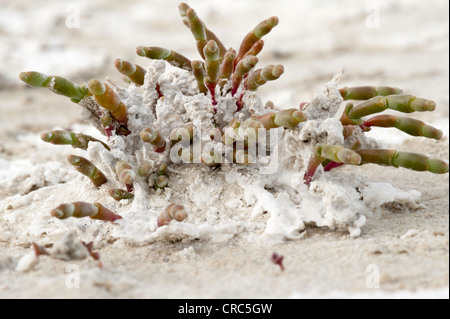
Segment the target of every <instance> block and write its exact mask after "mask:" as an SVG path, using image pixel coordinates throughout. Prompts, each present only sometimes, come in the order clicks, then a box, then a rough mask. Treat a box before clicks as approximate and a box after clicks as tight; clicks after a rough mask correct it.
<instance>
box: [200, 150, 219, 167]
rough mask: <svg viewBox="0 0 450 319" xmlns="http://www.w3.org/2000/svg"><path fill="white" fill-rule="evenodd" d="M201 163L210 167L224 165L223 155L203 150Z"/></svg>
mask: <svg viewBox="0 0 450 319" xmlns="http://www.w3.org/2000/svg"><path fill="white" fill-rule="evenodd" d="M201 161H202V163H203V164H205V165H208V166H215V165H219V164H221V163H222V154H220V153H219V152H217V151H215V150H214V149H211V150H209V151H207V150H203V152H202V155H201Z"/></svg>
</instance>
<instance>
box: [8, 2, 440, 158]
mask: <svg viewBox="0 0 450 319" xmlns="http://www.w3.org/2000/svg"><path fill="white" fill-rule="evenodd" d="M179 3H180V2H179V1H174V0H165V1H155V0H145V1H131V0H122V1H112V0H99V1H91V0H74V1H56V0H40V1H31V0H19V1H5V0H1V1H0V8H1V9H0V43H1V46H0V62H1V66H2V67H1V68H0V127H1V130H0V157H2V158H6V159H10V158H17V157H23V156H27V154H28V153H29V152H32V151H33V146H32V145H30V144H29V143H27V142H26V141H24V140H21V138H20V136H23V135H24V134H29V133H38V132H40V131H42V130H49V129H52V128H54V127H55V126H59V127H64V126H69V125H71V124H73V123H76V122H77V121H78V107H77V105H75V104H73V103H71V102H70V101H69V100H68V99H65V98H63V97H61V96H57V95H55V94H52V93H50V92H48V90H46V89H37V88H29V87H27V86H26V85H25V84H23V83H22V82H20V81H19V80H18V74H19V73H20V72H21V71H31V70H35V71H40V72H43V73H47V74H55V75H60V76H63V77H66V78H69V79H71V80H73V81H76V82H78V83H82V82H87V81H88V80H89V79H90V78H93V77H96V78H99V79H103V78H104V77H105V76H110V77H112V78H113V79H116V80H117V81H118V82H120V81H121V76H120V74H119V73H118V72H117V71H115V68H114V65H113V61H114V59H115V58H118V57H119V58H122V59H126V60H130V61H133V62H135V63H137V64H140V65H141V66H143V67H145V66H146V65H147V62H148V61H147V60H146V59H145V58H142V57H139V56H137V55H136V53H135V48H136V46H138V45H146V46H161V47H166V48H170V49H173V50H176V51H178V52H180V53H182V54H183V55H185V56H187V57H189V58H191V59H197V58H198V57H199V55H198V52H197V51H196V48H195V41H194V39H193V36H192V34H191V33H190V31H189V30H188V29H187V28H186V27H185V26H184V24H183V23H182V21H181V18H180V16H179V13H178V4H179ZM187 3H188V4H189V5H190V6H191V7H192V8H194V9H195V10H196V11H197V13H198V15H199V17H200V18H201V19H202V20H203V22H204V23H205V24H206V25H207V26H208V27H209V28H210V29H211V30H212V31H214V32H215V33H216V35H217V36H218V37H219V38H220V39H221V40H222V42H223V43H224V44H225V46H227V47H230V46H231V47H233V48H234V49H238V48H239V45H240V42H241V40H242V39H243V37H244V36H245V35H246V34H247V33H248V32H249V31H250V30H251V29H252V28H253V27H254V26H255V25H256V24H258V23H259V22H260V21H261V20H263V19H266V18H268V17H270V16H273V15H276V16H278V17H279V19H280V23H279V25H278V26H277V27H276V28H274V29H273V30H272V32H271V33H270V34H268V35H267V36H265V37H264V41H265V47H264V50H263V51H262V52H261V54H260V56H259V57H260V65H267V64H283V65H284V67H285V73H284V74H283V76H282V77H281V78H280V79H279V80H278V81H275V82H271V83H269V84H266V85H265V86H263V87H262V88H261V90H260V96H261V97H262V98H263V100H272V101H273V102H274V103H275V105H276V106H279V107H281V108H287V107H296V106H298V105H299V104H300V102H302V101H309V100H310V99H311V98H312V97H313V96H314V93H315V92H318V91H319V90H320V89H321V88H322V87H323V85H324V84H325V83H326V82H327V81H329V80H330V79H331V78H332V76H333V74H334V73H335V72H336V71H337V70H338V69H339V67H340V66H342V65H343V66H345V70H346V71H345V74H344V78H343V81H342V83H341V84H342V86H351V85H365V84H373V85H391V86H397V87H401V88H402V89H404V91H405V92H407V93H412V94H414V95H417V96H420V97H425V98H429V99H432V100H435V101H436V102H437V104H438V108H437V110H436V111H435V112H432V113H427V114H423V115H422V114H421V115H420V119H422V120H424V121H426V122H430V123H433V124H435V125H436V126H438V127H439V128H441V129H443V130H444V132H445V134H446V135H447V136H448V117H449V111H448V110H449V108H448V105H449V31H448V30H449V8H448V7H449V2H448V1H447V0H432V1H429V0H427V1H425V0H408V1H406V0H404V1H381V0H365V1H364V0H363V1H349V0H345V1H342V0H340V1H325V0H314V1H313V0H307V1H305V0H302V1H298V0H277V1H273V0H270V1H269V0H246V1H239V2H238V1H231V0H222V1H211V0H209V1H206V0H192V1H189V2H187ZM21 142H22V143H21Z"/></svg>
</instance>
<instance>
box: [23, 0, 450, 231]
mask: <svg viewBox="0 0 450 319" xmlns="http://www.w3.org/2000/svg"><path fill="white" fill-rule="evenodd" d="M179 12H180V15H181V17H182V21H183V23H184V24H185V25H186V26H187V27H188V28H189V29H190V31H191V33H192V35H193V36H194V39H195V41H196V46H197V50H198V53H199V54H200V57H201V59H198V60H191V59H189V58H187V57H185V56H183V55H182V54H180V53H178V52H175V51H173V50H169V49H166V48H161V47H156V46H138V47H137V48H136V53H137V54H138V55H139V56H142V57H145V58H148V59H150V60H152V62H151V63H150V66H149V67H148V68H147V69H145V68H143V67H141V66H139V65H136V64H134V63H132V62H129V61H125V60H122V59H116V60H115V61H114V65H115V67H116V68H117V70H118V71H119V72H120V73H121V74H122V75H123V76H124V78H125V80H126V82H127V83H130V86H129V88H128V89H125V88H123V87H121V86H119V85H118V84H117V83H115V82H114V81H112V80H108V81H105V82H102V81H100V80H97V79H91V80H90V81H88V83H87V84H81V85H78V84H76V83H74V82H72V81H69V80H67V79H64V78H62V77H59V76H53V75H45V74H42V73H39V72H34V71H30V72H23V73H21V74H20V75H19V78H20V79H21V80H22V81H23V82H25V83H27V84H29V85H31V86H35V87H47V88H48V89H49V90H51V91H53V92H54V93H57V94H60V95H63V96H66V97H68V98H70V100H71V101H72V102H74V103H76V104H78V105H79V106H80V107H81V108H82V118H83V119H85V120H87V121H88V122H89V123H90V124H92V125H93V126H94V127H95V128H97V129H98V130H99V131H100V133H101V134H103V135H105V136H106V138H107V142H102V141H100V140H99V139H97V138H94V137H92V136H88V135H85V134H83V133H74V132H68V131H62V130H54V131H50V132H44V133H42V135H41V138H42V140H43V141H45V142H49V143H52V144H56V145H71V146H72V147H74V148H80V149H82V150H87V151H88V153H89V154H90V155H94V158H93V160H92V162H91V161H90V160H88V159H86V158H84V157H81V156H76V155H70V156H69V157H68V161H69V163H70V164H72V166H73V167H74V168H75V169H76V170H78V171H79V172H80V173H81V174H83V175H85V176H86V177H87V178H89V179H90V180H91V181H92V183H93V184H94V186H95V187H97V188H99V187H103V185H108V184H109V186H111V183H108V182H111V181H113V184H114V185H115V186H117V185H120V186H119V188H116V187H111V189H110V191H109V194H110V195H111V197H112V198H114V199H115V200H123V199H130V200H133V197H134V195H133V190H134V187H133V186H134V184H136V183H139V184H142V185H145V186H146V189H147V190H148V191H149V192H150V191H155V189H157V190H158V189H164V188H165V187H166V186H167V185H170V183H171V180H170V176H169V174H168V171H170V166H171V165H175V164H178V163H180V162H182V163H185V164H188V163H198V164H199V165H206V166H210V167H211V169H214V167H215V166H219V165H223V164H231V165H243V166H247V165H251V164H255V162H256V159H257V156H258V154H256V153H255V149H256V148H258V152H259V149H261V148H262V149H263V150H264V152H265V155H270V154H271V149H270V147H269V148H268V144H269V142H267V141H266V140H265V137H266V136H265V135H266V133H270V132H271V131H272V130H282V131H283V130H284V131H291V132H295V134H297V135H299V134H300V135H301V136H302V140H303V142H304V144H305V145H307V147H306V148H303V149H299V150H297V151H298V152H305V153H304V154H300V156H301V157H302V158H303V159H304V161H305V163H306V165H305V167H304V170H305V174H304V182H305V183H306V184H309V183H310V182H311V181H312V180H313V178H314V175H315V173H316V171H317V169H318V168H319V167H322V168H323V171H325V172H326V171H329V170H331V169H333V168H336V167H338V166H341V165H344V164H347V165H363V164H367V163H374V164H379V165H388V166H393V167H405V168H408V169H412V170H416V171H428V172H432V173H438V174H442V173H447V172H448V171H449V168H448V164H447V163H446V162H444V161H441V160H439V159H434V158H428V157H427V156H425V155H422V154H416V153H408V152H401V151H397V150H391V149H381V148H379V147H378V144H377V143H376V142H374V141H373V140H372V139H370V138H368V137H367V136H366V135H365V133H366V132H367V131H369V130H370V129H371V128H372V127H375V126H376V127H395V128H397V129H399V130H401V131H403V132H405V133H407V134H410V135H413V136H423V137H426V138H432V139H436V140H438V139H440V138H441V137H442V132H441V131H440V130H438V129H436V128H434V127H432V126H430V125H427V124H425V123H423V122H422V121H419V120H416V119H412V118H403V117H397V116H394V115H377V116H374V117H371V118H369V119H365V117H366V116H369V115H372V114H375V113H379V112H382V111H384V110H386V109H391V110H395V111H399V112H404V113H411V112H423V111H433V110H434V109H435V107H436V105H435V103H434V102H433V101H430V100H426V99H422V98H416V97H414V96H412V95H403V94H402V92H401V90H400V89H397V88H392V87H384V86H383V87H374V86H361V87H353V88H347V87H345V88H342V89H340V90H339V93H340V96H339V97H337V101H338V102H342V100H352V101H355V100H366V101H364V102H361V103H360V104H357V105H354V104H353V103H352V102H349V103H348V104H347V106H346V107H345V110H344V112H343V114H342V116H341V118H340V119H339V120H338V121H335V122H333V123H334V125H335V127H338V128H339V129H340V132H339V134H340V135H339V136H340V137H341V138H340V139H338V140H337V141H334V142H333V143H331V142H330V141H328V140H327V139H321V138H317V136H314V134H312V135H308V134H307V132H308V129H307V128H308V127H316V128H317V127H318V126H319V125H321V124H323V123H325V122H326V121H327V120H328V119H332V117H333V116H334V114H333V112H334V111H333V110H329V111H327V112H322V111H321V110H320V105H319V104H318V101H317V100H314V101H311V102H310V103H301V104H300V107H294V108H289V109H277V108H276V107H274V105H273V103H272V102H267V103H266V104H265V105H263V104H262V103H261V102H260V100H259V99H258V98H257V96H256V94H255V93H254V92H255V91H257V89H258V88H259V87H260V86H262V85H264V84H266V83H267V82H269V81H273V80H277V79H278V78H280V76H281V75H282V74H283V72H284V68H283V66H282V65H267V66H264V67H262V68H256V65H257V63H258V62H259V61H258V58H257V55H258V53H259V52H261V50H262V49H263V46H264V41H263V40H262V38H263V37H264V36H265V35H267V34H268V33H269V32H270V31H271V30H272V29H273V28H274V27H275V26H276V25H277V24H278V18H277V17H270V18H268V19H266V20H263V21H262V22H260V23H259V24H257V25H256V26H255V27H254V28H253V30H251V31H250V32H249V33H248V34H247V35H246V36H245V37H244V39H243V41H242V42H241V44H240V47H239V49H238V51H235V50H234V49H232V48H228V49H227V48H226V47H225V46H224V44H223V43H222V42H221V41H220V40H219V39H218V38H217V36H216V35H215V34H214V33H213V32H212V31H210V30H209V29H208V28H207V27H206V26H205V25H204V23H203V22H202V21H201V20H200V18H199V17H198V15H197V13H196V12H195V11H194V10H193V9H192V8H190V7H189V6H188V5H187V4H185V3H182V4H180V5H179ZM166 64H169V65H171V66H173V67H175V69H174V70H176V69H178V71H174V74H186V73H187V74H188V77H187V78H188V81H185V80H180V79H179V77H178V78H177V75H175V76H174V77H173V78H171V79H167V78H165V79H161V77H160V75H161V74H162V73H163V72H164V71H165V68H166V66H167V65H166ZM176 72H178V73H176ZM168 88H171V89H173V90H174V91H177V94H174V93H173V91H170V90H168ZM192 88H194V90H195V94H190V93H189V92H188V91H189V90H188V89H192ZM180 97H183V98H184V100H183V101H182V100H181V98H180ZM186 101H187V102H186ZM205 105H206V107H205ZM321 112H322V113H321ZM336 123H337V124H336ZM199 126H201V130H200V129H199ZM196 145H199V148H200V152H198V151H196V147H195V146H196ZM208 145H209V146H208ZM271 146H273V145H271ZM267 148H268V149H267ZM305 150H306V151H305ZM259 155H260V154H259ZM93 162H95V163H96V164H94V163H93ZM97 163H98V164H99V165H101V167H103V168H105V167H107V168H109V173H110V174H106V173H103V172H102V171H101V169H100V168H98V167H97V166H96V165H97ZM201 163H203V164H201ZM122 188H125V189H122ZM52 215H53V216H55V217H57V218H67V217H70V216H73V217H85V216H89V217H90V218H95V219H102V220H105V221H114V220H116V219H120V218H121V217H120V216H119V215H116V214H115V213H113V212H111V211H110V210H108V209H107V208H106V207H104V206H103V205H101V204H99V203H95V204H90V203H84V202H75V203H71V204H62V205H60V206H59V207H57V208H55V209H54V210H53V211H52ZM186 217H187V213H186V211H185V209H184V207H183V206H181V205H176V204H170V205H169V206H168V207H167V208H166V210H165V211H164V212H162V214H161V215H160V218H159V219H158V226H163V225H166V224H168V223H169V222H170V221H171V220H173V219H174V220H177V221H182V220H184V219H185V218H186Z"/></svg>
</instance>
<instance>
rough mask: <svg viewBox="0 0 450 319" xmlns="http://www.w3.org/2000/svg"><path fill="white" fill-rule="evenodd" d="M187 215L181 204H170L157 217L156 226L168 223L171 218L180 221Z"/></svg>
mask: <svg viewBox="0 0 450 319" xmlns="http://www.w3.org/2000/svg"><path fill="white" fill-rule="evenodd" d="M187 217H188V214H187V212H186V210H185V209H184V207H183V206H181V205H175V204H170V205H169V206H167V207H166V209H165V210H164V211H163V212H162V213H161V215H159V217H158V227H161V226H164V225H168V224H169V223H170V221H171V220H173V219H174V220H176V221H178V222H181V221H183V220H185V219H186V218H187Z"/></svg>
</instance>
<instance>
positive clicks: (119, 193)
mask: <svg viewBox="0 0 450 319" xmlns="http://www.w3.org/2000/svg"><path fill="white" fill-rule="evenodd" d="M108 193H109V196H111V197H112V198H114V199H115V200H117V201H120V200H122V199H132V198H133V197H134V195H133V194H131V193H130V192H127V191H126V190H123V189H118V188H117V189H110V190H109V191H108Z"/></svg>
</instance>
